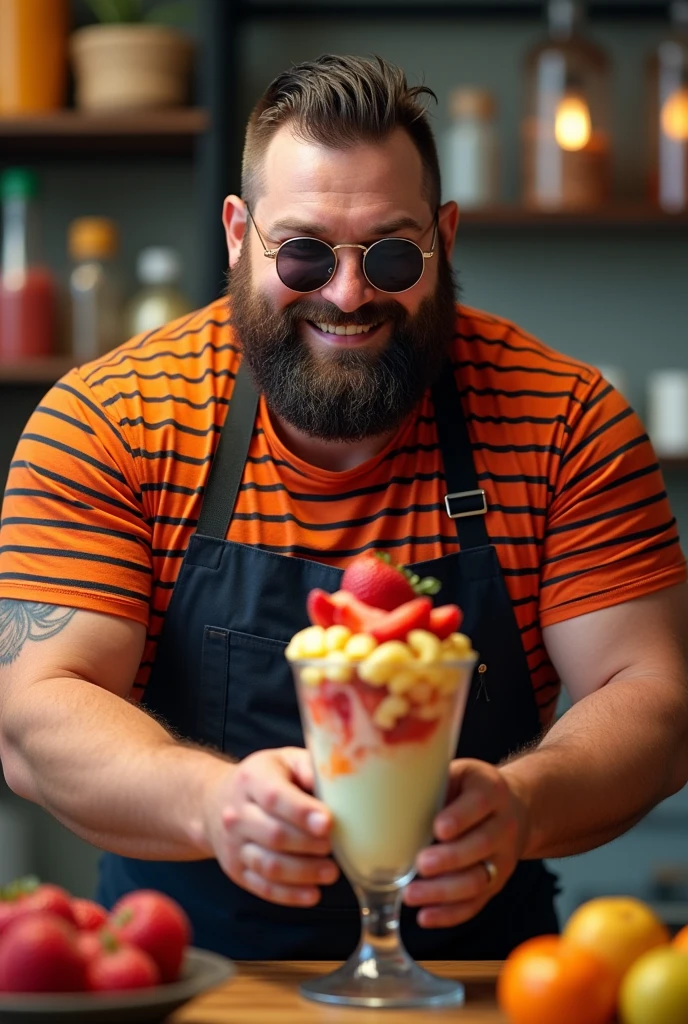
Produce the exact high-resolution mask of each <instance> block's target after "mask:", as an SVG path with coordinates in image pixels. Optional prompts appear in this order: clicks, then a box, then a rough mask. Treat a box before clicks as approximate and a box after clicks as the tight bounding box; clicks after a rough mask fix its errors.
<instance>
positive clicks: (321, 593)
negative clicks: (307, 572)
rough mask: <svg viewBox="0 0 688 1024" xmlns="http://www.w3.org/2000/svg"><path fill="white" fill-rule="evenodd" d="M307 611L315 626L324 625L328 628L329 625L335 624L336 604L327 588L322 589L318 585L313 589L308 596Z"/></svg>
mask: <svg viewBox="0 0 688 1024" xmlns="http://www.w3.org/2000/svg"><path fill="white" fill-rule="evenodd" d="M306 611H307V612H308V618H309V619H310V620H311V623H312V624H313V625H314V626H322V627H323V628H324V629H327V627H328V626H332V625H334V613H335V611H336V606H335V604H334V602H333V601H332V597H331V595H330V594H328V593H327V592H326V591H325V590H320V589H318V587H316V588H315V590H311V592H310V593H309V595H308V597H307V598H306Z"/></svg>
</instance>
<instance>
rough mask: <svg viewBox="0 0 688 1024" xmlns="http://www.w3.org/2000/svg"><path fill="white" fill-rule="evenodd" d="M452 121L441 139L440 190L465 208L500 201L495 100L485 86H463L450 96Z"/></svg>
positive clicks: (473, 208) (479, 206)
mask: <svg viewBox="0 0 688 1024" xmlns="http://www.w3.org/2000/svg"><path fill="white" fill-rule="evenodd" d="M449 110H450V113H451V117H452V123H451V125H450V127H449V129H448V130H447V132H446V133H445V135H444V138H443V140H442V147H441V148H442V157H443V161H442V163H443V166H442V191H443V193H444V196H445V198H446V199H453V200H454V201H455V202H457V203H458V204H459V206H461V207H462V208H463V209H464V210H475V209H479V208H481V207H486V206H494V205H495V204H496V203H497V202H499V143H498V138H497V131H496V128H495V123H494V119H495V111H496V103H495V98H494V96H493V95H492V93H490V92H488V91H487V90H486V89H479V88H475V87H467V86H465V87H464V86H462V87H460V88H457V89H454V90H453V91H452V93H451V96H450V99H449Z"/></svg>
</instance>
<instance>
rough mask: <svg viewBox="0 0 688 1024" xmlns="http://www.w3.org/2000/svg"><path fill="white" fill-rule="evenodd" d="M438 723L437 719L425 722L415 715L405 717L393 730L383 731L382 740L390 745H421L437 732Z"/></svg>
mask: <svg viewBox="0 0 688 1024" xmlns="http://www.w3.org/2000/svg"><path fill="white" fill-rule="evenodd" d="M438 721H439V719H437V718H433V719H430V720H429V721H425V720H424V719H422V718H416V716H415V715H405V716H404V717H403V718H400V719H399V721H398V722H397V724H396V725H395V726H394V727H393V728H392V729H383V730H382V738H383V740H384V741H385V743H389V744H394V743H419V742H421V741H422V740H424V739H426V738H427V737H428V736H430V734H431V733H433V732H434V731H435V729H436V728H437V723H438Z"/></svg>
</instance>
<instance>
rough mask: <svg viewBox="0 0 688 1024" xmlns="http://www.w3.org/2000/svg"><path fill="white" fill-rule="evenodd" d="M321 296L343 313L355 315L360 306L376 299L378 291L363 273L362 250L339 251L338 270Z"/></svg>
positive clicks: (321, 292) (344, 249) (347, 249)
mask: <svg viewBox="0 0 688 1024" xmlns="http://www.w3.org/2000/svg"><path fill="white" fill-rule="evenodd" d="M320 295H322V297H323V298H324V299H327V300H328V302H333V303H334V305H335V306H338V307H339V309H341V310H342V312H343V313H353V312H354V310H356V309H358V308H359V306H362V305H363V304H364V303H366V302H371V301H373V300H374V299H375V297H376V295H377V290H376V289H375V288H373V286H372V284H370V283H369V281H368V279H367V278H366V276H365V274H364V273H363V250H362V249H359V248H353V247H352V248H350V249H349V248H348V247H346V248H342V249H337V269H336V271H335V274H334V277H333V278H332V280H331V281H329V282H328V283H327V284H326V285H325V287H324V288H321V289H320Z"/></svg>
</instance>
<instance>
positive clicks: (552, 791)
mask: <svg viewBox="0 0 688 1024" xmlns="http://www.w3.org/2000/svg"><path fill="white" fill-rule="evenodd" d="M687 595H688V591H687V589H686V587H685V586H678V587H672V588H670V589H667V590H664V591H660V592H659V593H656V594H652V595H649V596H647V597H641V598H638V599H636V600H634V601H628V602H626V603H624V604H620V605H616V606H615V607H612V608H607V609H604V610H602V611H597V612H591V613H590V614H587V615H581V616H579V617H578V618H574V619H570V620H569V621H567V622H562V623H559V624H557V625H554V626H550V627H548V628H546V629H545V630H544V637H545V644H546V646H547V649H548V651H549V653H550V657H551V658H552V661H553V663H554V664H555V666H556V668H557V670H558V672H559V675H560V677H561V678H562V680H563V682H564V684H565V685H566V687H567V689H568V691H569V693H570V695H571V697H572V699H573V700H574V702H575V703H574V704H573V707H572V708H570V710H569V711H567V712H566V714H565V715H563V716H562V718H561V719H560V720H559V721H558V722H557V723H556V724H555V725H554V726H553V727H552V729H551V730H550V731H549V732H548V733H547V735H546V736H545V737H544V739H543V740H542V742H541V743H540V744H539V746H538V747H537V748H536V749H535V750H533V751H531V752H530V753H526V754H524V755H522V756H520V757H517V758H516V759H514V760H512V761H511V762H510V763H509V764H507V765H505V766H504V767H503V768H502V769H501V771H502V773H503V775H504V776H505V778H506V779H507V781H508V782H509V784H510V785H511V787H512V788H513V789H514V790H515V791H516V792H517V793H518V794H519V795H520V797H521V799H522V801H523V802H524V804H525V806H526V808H527V812H528V819H529V830H528V840H527V843H526V848H525V850H524V852H523V856H524V857H525V858H536V857H563V856H568V855H571V854H576V853H583V852H584V851H586V850H590V849H593V848H594V847H596V846H600V845H602V844H603V843H606V842H609V841H610V840H611V839H614V838H616V837H617V836H619V835H621V834H622V833H623V832H625V831H626V830H627V829H628V828H630V827H631V826H632V825H633V824H635V823H636V822H637V821H639V820H640V819H641V818H642V817H643V816H644V815H645V814H646V813H647V812H648V811H649V810H650V809H651V808H652V807H653V806H654V805H655V804H657V803H659V801H661V800H663V799H665V798H666V797H668V796H670V795H672V794H673V793H675V792H677V791H678V790H679V789H681V787H682V786H683V785H685V783H686V781H688V685H687V681H686V679H687V673H686V633H687V632H688V597H687Z"/></svg>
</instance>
